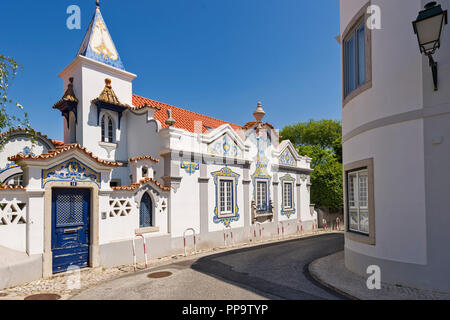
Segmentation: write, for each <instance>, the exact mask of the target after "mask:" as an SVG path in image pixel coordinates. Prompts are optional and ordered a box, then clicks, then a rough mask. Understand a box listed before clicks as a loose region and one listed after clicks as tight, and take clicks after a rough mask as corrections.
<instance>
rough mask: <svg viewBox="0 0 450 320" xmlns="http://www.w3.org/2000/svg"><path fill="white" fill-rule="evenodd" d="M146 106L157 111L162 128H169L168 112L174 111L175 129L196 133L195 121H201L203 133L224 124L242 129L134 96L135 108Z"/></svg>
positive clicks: (236, 128)
mask: <svg viewBox="0 0 450 320" xmlns="http://www.w3.org/2000/svg"><path fill="white" fill-rule="evenodd" d="M145 105H147V106H149V107H153V108H155V109H156V111H155V119H156V120H158V121H159V122H161V127H162V128H167V127H168V125H167V124H166V123H165V122H166V120H167V118H168V116H167V110H168V109H171V110H172V118H174V119H175V120H176V121H177V122H176V123H175V125H174V127H175V128H179V129H184V130H187V131H189V132H194V123H195V121H201V122H202V132H203V133H205V132H208V131H209V130H208V128H207V127H209V128H211V129H216V128H218V127H220V126H221V125H223V124H229V125H230V126H231V127H232V128H233V129H234V130H239V129H241V128H242V127H241V126H239V125H237V124H234V123H231V122H226V121H223V120H219V119H215V118H211V117H208V116H205V115H203V114H200V113H196V112H192V111H189V110H186V109H182V108H178V107H175V106H171V105H168V104H165V103H162V102H159V101H155V100H151V99H148V98H144V97H141V96H138V95H135V94H133V106H134V107H135V108H136V109H140V108H143V107H145Z"/></svg>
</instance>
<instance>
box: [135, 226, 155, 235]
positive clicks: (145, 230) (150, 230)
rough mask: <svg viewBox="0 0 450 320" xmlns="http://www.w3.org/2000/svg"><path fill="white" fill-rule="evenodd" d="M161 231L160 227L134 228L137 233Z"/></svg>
mask: <svg viewBox="0 0 450 320" xmlns="http://www.w3.org/2000/svg"><path fill="white" fill-rule="evenodd" d="M155 232H159V227H146V228H139V229H136V230H134V233H135V234H144V233H155Z"/></svg>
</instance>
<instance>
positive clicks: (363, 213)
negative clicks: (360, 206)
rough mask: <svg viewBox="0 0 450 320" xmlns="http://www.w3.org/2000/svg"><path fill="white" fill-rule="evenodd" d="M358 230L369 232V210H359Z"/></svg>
mask: <svg viewBox="0 0 450 320" xmlns="http://www.w3.org/2000/svg"><path fill="white" fill-rule="evenodd" d="M359 231H361V232H364V233H369V211H367V210H360V212H359Z"/></svg>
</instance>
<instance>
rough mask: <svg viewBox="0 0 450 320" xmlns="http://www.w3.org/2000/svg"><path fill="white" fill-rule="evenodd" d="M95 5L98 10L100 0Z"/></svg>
mask: <svg viewBox="0 0 450 320" xmlns="http://www.w3.org/2000/svg"><path fill="white" fill-rule="evenodd" d="M96 5H97V8H100V0H97V3H96Z"/></svg>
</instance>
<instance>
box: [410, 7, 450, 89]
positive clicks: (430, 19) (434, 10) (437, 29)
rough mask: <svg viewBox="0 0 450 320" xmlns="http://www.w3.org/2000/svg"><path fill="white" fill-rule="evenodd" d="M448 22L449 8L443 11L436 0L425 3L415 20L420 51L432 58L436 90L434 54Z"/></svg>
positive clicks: (436, 71)
mask: <svg viewBox="0 0 450 320" xmlns="http://www.w3.org/2000/svg"><path fill="white" fill-rule="evenodd" d="M447 23H448V17H447V10H445V11H443V10H442V7H441V5H438V4H437V3H436V1H433V2H430V3H428V4H427V5H425V10H422V11H420V12H419V15H418V17H417V19H416V21H413V27H414V33H415V34H416V35H417V39H418V41H419V47H420V52H421V53H423V54H425V55H426V56H427V57H428V59H429V60H430V67H431V70H432V72H433V82H434V91H437V90H438V69H437V62H435V61H434V59H433V54H434V53H435V51H436V49H438V48H439V47H440V46H441V34H442V28H443V26H444V24H447Z"/></svg>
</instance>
